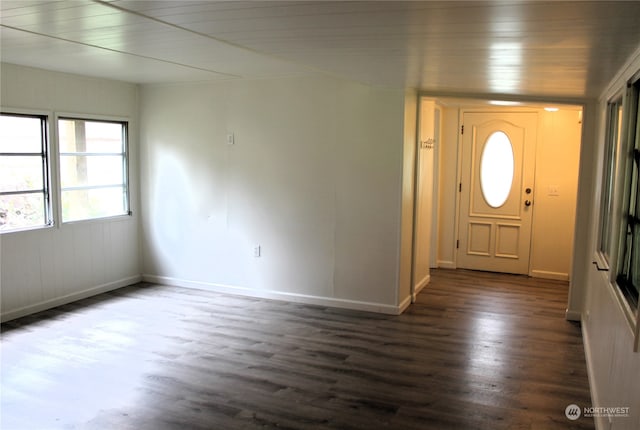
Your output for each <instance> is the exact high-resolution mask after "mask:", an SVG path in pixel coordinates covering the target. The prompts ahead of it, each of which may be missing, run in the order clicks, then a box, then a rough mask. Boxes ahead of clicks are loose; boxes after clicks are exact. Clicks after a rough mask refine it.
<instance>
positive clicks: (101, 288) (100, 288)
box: [0, 275, 142, 322]
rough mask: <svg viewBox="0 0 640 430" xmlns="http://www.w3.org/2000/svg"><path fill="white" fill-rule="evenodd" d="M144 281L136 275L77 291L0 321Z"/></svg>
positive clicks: (9, 314)
mask: <svg viewBox="0 0 640 430" xmlns="http://www.w3.org/2000/svg"><path fill="white" fill-rule="evenodd" d="M140 281H142V276H140V275H135V276H130V277H128V278H123V279H120V280H118V281H114V282H108V283H106V284H102V285H97V286H95V287H91V288H88V289H86V290H82V291H77V292H75V293H70V294H67V295H64V296H61V297H56V298H53V299H49V300H45V301H43V302H39V303H35V304H32V305H28V306H23V307H21V308H18V309H13V310H10V311H7V312H3V313H2V315H0V321H2V322H6V321H10V320H13V319H16V318H20V317H23V316H26V315H30V314H34V313H36V312H41V311H45V310H47V309H51V308H55V307H56V306H60V305H65V304H67V303H71V302H75V301H77V300H82V299H86V298H87V297H91V296H95V295H98V294H101V293H106V292H107V291H113V290H117V289H118V288H122V287H126V286H128V285H133V284H137V283H138V282H140Z"/></svg>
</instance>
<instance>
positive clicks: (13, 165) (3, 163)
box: [0, 155, 44, 192]
mask: <svg viewBox="0 0 640 430" xmlns="http://www.w3.org/2000/svg"><path fill="white" fill-rule="evenodd" d="M0 172H2V181H0V192H2V191H32V190H42V189H43V188H44V187H43V186H42V184H43V180H42V158H41V157H40V156H39V155H38V156H24V157H23V156H4V157H3V156H0Z"/></svg>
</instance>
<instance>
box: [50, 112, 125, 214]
mask: <svg viewBox="0 0 640 430" xmlns="http://www.w3.org/2000/svg"><path fill="white" fill-rule="evenodd" d="M54 117H55V118H54V120H55V125H54V127H55V130H56V136H55V141H56V142H55V144H56V153H55V158H56V163H57V165H58V169H57V175H56V181H57V190H58V192H59V196H58V199H57V200H56V202H57V205H56V215H57V218H58V219H59V220H60V225H62V226H64V225H73V224H78V223H93V222H101V221H105V220H117V219H119V218H123V219H124V218H129V217H131V215H132V214H133V213H132V210H131V189H130V173H129V172H130V159H131V152H130V142H129V140H130V133H129V132H130V128H131V120H130V119H129V118H127V117H119V116H110V115H95V114H86V113H77V112H57V113H56V114H55V116H54ZM65 119H70V120H82V121H89V122H92V121H93V122H112V123H122V124H124V135H125V136H124V153H123V163H124V166H123V190H124V191H123V193H124V196H123V198H124V204H125V211H124V213H122V214H117V215H107V216H101V217H93V218H86V219H78V220H69V221H64V219H63V217H62V193H63V191H64V188H62V172H61V169H60V167H59V165H60V158H61V156H62V152H61V151H60V146H59V144H60V142H59V130H58V124H59V121H60V120H65ZM96 188H99V187H96Z"/></svg>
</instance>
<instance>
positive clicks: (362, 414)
mask: <svg viewBox="0 0 640 430" xmlns="http://www.w3.org/2000/svg"><path fill="white" fill-rule="evenodd" d="M566 298H567V285H566V283H563V282H555V281H543V280H539V279H531V278H527V277H522V276H512V275H496V274H490V273H482V272H471V271H447V270H435V271H433V272H432V277H431V283H430V285H429V286H427V288H425V290H424V291H423V292H422V293H421V294H420V296H419V297H418V301H417V303H415V304H414V305H412V306H411V307H410V308H409V309H408V310H407V311H406V312H405V313H404V314H403V315H400V316H388V315H378V314H371V313H366V312H357V311H348V310H340V309H333V308H326V307H319V306H307V305H301V304H295V303H287V302H279V301H268V300H260V299H253V298H247V297H238V296H232V295H223V294H218V293H212V292H207V291H199V290H191V289H184V288H176V287H166V286H159V285H149V284H140V285H135V286H131V287H127V288H123V289H120V290H117V291H113V292H110V293H106V294H102V295H100V296H96V297H92V298H89V299H86V300H83V301H80V302H76V303H72V304H69V305H65V306H61V307H59V308H56V309H52V310H49V311H45V312H41V313H39V314H36V315H32V316H29V317H25V318H22V319H18V320H14V321H11V322H8V323H5V324H3V326H2V362H1V364H2V368H1V370H2V375H1V376H2V381H1V382H2V385H1V390H2V391H1V404H0V407H1V409H0V414H1V415H0V419H1V421H0V427H1V428H2V429H7V430H13V429H15V430H23V429H29V430H31V429H118V430H120V429H125V430H126V429H136V430H138V429H150V430H151V429H153V430H161V429H246V430H253V429H280V430H281V429H300V430H304V429H341V430H349V429H354V430H355V429H358V430H359V429H408V430H410V429H420V430H429V429H437V430H444V429H492V430H495V429H529V430H536V429H547V430H553V429H592V428H594V423H593V420H592V419H587V418H580V419H579V420H577V421H569V420H568V419H567V418H566V417H565V415H564V410H565V407H566V406H567V405H569V404H572V403H575V404H577V405H579V406H590V405H591V400H590V396H589V387H588V381H587V373H586V366H585V359H584V351H583V347H582V338H581V332H580V327H579V326H578V325H577V324H575V323H570V322H567V321H566V320H565V319H564V310H565V307H566Z"/></svg>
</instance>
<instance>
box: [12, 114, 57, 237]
mask: <svg viewBox="0 0 640 430" xmlns="http://www.w3.org/2000/svg"><path fill="white" fill-rule="evenodd" d="M0 112H1V113H2V114H3V115H14V116H26V117H39V118H41V119H43V120H44V124H43V132H44V136H43V139H44V144H43V151H44V163H45V166H44V167H43V186H44V208H43V210H44V218H45V219H44V221H45V222H44V224H39V225H34V226H28V227H20V228H12V229H7V230H0V234H12V233H19V232H24V231H31V230H41V229H47V228H51V227H53V226H55V225H56V219H58V217H57V213H56V210H55V207H56V204H55V202H56V201H57V193H56V190H57V186H56V183H55V181H54V178H55V177H56V175H55V168H56V164H55V163H56V157H55V154H56V151H55V146H54V145H55V141H56V139H55V135H54V133H52V131H53V130H54V129H55V125H52V122H51V121H52V118H54V117H55V115H54V114H53V112H51V111H46V110H34V109H23V108H12V107H6V106H1V107H0Z"/></svg>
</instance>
